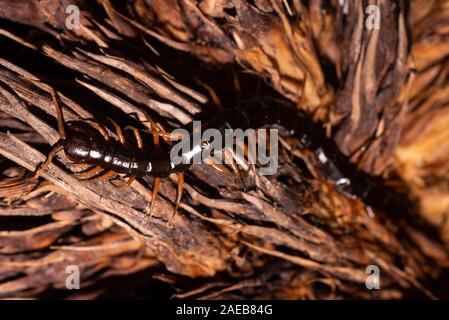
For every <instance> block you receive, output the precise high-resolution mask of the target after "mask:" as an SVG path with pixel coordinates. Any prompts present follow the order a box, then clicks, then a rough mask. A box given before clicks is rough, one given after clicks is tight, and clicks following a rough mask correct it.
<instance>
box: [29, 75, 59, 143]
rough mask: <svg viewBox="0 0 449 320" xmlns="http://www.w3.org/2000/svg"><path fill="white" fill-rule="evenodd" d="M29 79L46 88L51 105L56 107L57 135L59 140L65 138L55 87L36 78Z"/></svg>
mask: <svg viewBox="0 0 449 320" xmlns="http://www.w3.org/2000/svg"><path fill="white" fill-rule="evenodd" d="M31 80H32V81H34V82H37V83H39V84H40V85H41V86H42V87H44V88H45V90H47V92H48V93H50V95H51V99H52V101H53V105H54V106H55V109H56V118H57V120H58V133H59V137H60V138H61V140H65V138H66V133H65V129H64V117H63V116H62V109H61V106H60V105H59V103H58V99H57V97H56V91H55V89H53V88H52V87H51V86H49V85H48V84H46V83H43V82H40V81H39V80H36V79H31Z"/></svg>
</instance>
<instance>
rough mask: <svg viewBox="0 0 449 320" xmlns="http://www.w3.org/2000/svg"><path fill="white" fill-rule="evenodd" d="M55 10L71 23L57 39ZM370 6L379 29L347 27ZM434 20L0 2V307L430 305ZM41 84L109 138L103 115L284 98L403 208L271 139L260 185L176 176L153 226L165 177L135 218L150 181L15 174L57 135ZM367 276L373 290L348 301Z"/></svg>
mask: <svg viewBox="0 0 449 320" xmlns="http://www.w3.org/2000/svg"><path fill="white" fill-rule="evenodd" d="M70 4H72V5H73V4H75V5H77V6H78V7H79V9H80V13H81V16H80V19H81V20H80V28H76V29H69V28H67V26H66V21H67V20H66V19H67V16H68V14H67V12H66V8H67V6H68V5H70ZM371 4H375V5H377V6H378V7H379V13H380V19H381V27H380V28H379V29H369V28H366V25H365V20H366V18H367V13H366V12H365V9H366V7H367V6H368V5H371ZM448 16H449V6H448V3H447V2H445V1H437V0H435V1H424V0H416V1H413V2H410V3H409V2H407V1H401V0H396V1H390V0H379V1H368V0H364V1H337V0H330V1H324V0H323V1H322V0H316V1H299V0H293V1H278V0H256V1H239V0H202V1H194V0H152V1H144V0H135V1H129V2H127V3H126V4H125V3H123V2H121V1H109V0H98V1H83V0H77V1H68V0H41V1H38V0H29V1H22V0H20V1H19V0H17V1H7V0H0V44H1V46H2V49H1V50H0V127H1V132H0V155H1V157H0V298H52V297H57V298H69V299H70V298H86V299H90V298H117V297H120V298H142V297H145V298H150V297H158V296H159V297H161V296H163V297H165V298H170V297H171V298H175V299H184V298H199V299H220V298H241V299H256V298H262V299H316V298H323V299H337V298H338V299H342V298H343V299H345V298H362V299H401V298H407V297H425V298H448V295H447V285H445V283H446V282H447V280H448V279H447V268H448V266H449V257H448V248H449V236H448V232H449V219H448V217H449V191H448V178H449V177H448V163H449V161H448V160H449V159H448V158H449V144H448V141H449V139H448V138H449V127H448V126H447V123H448V121H449V113H448V107H447V106H448V105H449V94H448V93H449V87H448V79H449V77H448V71H449V69H448V67H447V63H446V62H447V59H448V55H449V46H448V45H447V43H448V42H447V40H448V37H449V33H448V32H449V23H448ZM44 84H46V85H51V86H52V87H53V88H54V89H55V90H56V91H57V97H58V100H59V103H60V105H61V106H62V108H63V114H64V118H65V120H66V121H70V120H78V119H92V118H93V119H95V120H96V121H98V122H100V123H102V124H104V125H105V126H106V127H107V128H108V131H109V132H110V134H111V136H113V137H114V138H116V137H115V135H114V127H113V126H111V124H110V122H108V120H107V118H108V117H109V118H113V119H114V120H116V121H117V122H118V123H119V124H120V125H122V126H123V127H124V126H126V125H133V126H136V127H138V128H139V129H149V128H151V124H150V123H149V122H148V121H147V118H146V116H145V114H147V113H148V114H150V115H151V117H152V118H153V119H154V121H156V122H157V123H159V124H160V125H161V126H163V127H164V128H165V129H167V130H171V129H175V128H179V127H182V126H184V125H187V124H189V123H190V122H191V121H192V120H194V119H198V118H202V117H205V118H207V117H210V116H211V115H212V116H213V114H214V112H216V111H217V110H218V109H219V108H225V107H233V106H234V105H236V104H237V103H238V102H239V101H241V100H242V99H246V98H252V97H255V96H258V95H261V94H263V95H269V96H273V97H276V98H279V99H284V100H285V101H289V102H290V103H293V104H294V105H295V106H296V107H297V108H298V109H301V110H303V111H304V112H306V113H307V115H308V116H309V117H310V118H311V119H312V121H314V123H315V125H316V126H317V127H321V128H322V129H323V130H325V132H326V133H327V139H333V140H334V141H335V143H336V145H337V147H338V148H339V149H340V151H341V152H342V153H343V154H344V155H345V156H346V157H347V163H348V165H350V164H352V165H354V166H356V167H357V168H358V169H359V170H360V171H363V172H365V173H366V174H368V175H373V176H377V177H378V178H379V179H381V180H382V182H383V183H384V185H385V187H387V186H388V187H390V188H393V189H395V190H397V191H398V193H400V194H401V196H402V197H403V198H404V200H407V201H410V202H411V203H412V207H411V208H410V210H409V212H400V213H397V214H396V213H395V212H391V210H382V209H374V208H372V207H371V206H369V205H367V203H365V202H364V199H362V198H354V197H349V196H348V195H347V194H344V193H342V192H339V191H338V189H337V188H335V186H334V184H333V183H332V181H331V179H330V178H329V177H327V176H326V175H324V174H323V173H320V171H319V170H317V168H316V165H317V164H316V163H315V162H314V161H313V157H312V156H313V154H311V152H310V151H309V150H304V149H303V150H299V149H294V148H293V146H294V145H295V139H290V138H289V139H284V140H283V141H282V147H281V148H280V152H279V171H278V172H277V173H276V174H275V175H272V176H261V175H259V174H257V173H255V171H254V170H252V168H251V166H249V165H248V164H243V165H242V166H241V171H242V175H243V178H244V180H245V182H246V184H247V185H248V189H247V190H244V188H242V185H241V183H240V181H239V180H238V179H236V178H235V177H232V176H229V175H226V174H223V173H222V172H219V171H217V170H214V169H213V168H211V167H210V166H207V165H205V164H203V165H194V166H193V167H192V168H191V169H190V170H189V171H188V172H187V173H186V181H185V187H184V188H185V193H184V196H183V199H182V202H181V206H180V208H179V210H178V213H177V215H175V216H174V217H173V218H172V212H173V206H174V204H173V203H174V199H175V197H176V175H175V174H173V175H172V176H170V177H169V178H167V179H163V180H162V182H161V187H160V193H159V196H158V198H157V201H156V204H155V208H154V211H153V215H152V216H150V214H149V199H151V188H152V183H153V178H149V177H148V178H143V179H137V180H136V181H134V182H133V183H132V185H131V186H130V187H125V188H118V187H117V186H115V185H114V183H113V182H111V181H96V182H95V181H82V180H79V179H77V178H76V177H75V176H74V172H77V171H80V170H82V168H80V166H79V165H76V164H73V163H71V162H70V161H69V160H68V159H67V158H66V156H65V155H64V154H63V153H61V154H60V155H59V156H58V157H57V158H56V159H55V161H53V164H52V165H50V167H49V168H48V170H46V172H45V173H44V174H43V175H42V176H41V178H40V179H39V180H33V179H31V176H32V172H33V171H35V170H36V168H37V166H38V165H39V164H40V163H42V162H43V161H44V160H45V156H46V154H47V153H48V152H49V151H50V150H51V145H53V144H54V143H55V142H56V141H57V140H58V139H59V136H58V131H57V123H56V118H55V117H56V113H55V109H54V106H53V104H52V99H51V96H50V94H49V92H48V90H47V89H46V86H45V85H44ZM143 138H144V141H145V142H146V143H148V144H149V145H151V141H152V136H151V135H150V134H146V133H143ZM152 147H154V146H152ZM163 147H165V148H166V147H167V146H166V145H164V146H163ZM380 200H381V199H379V201H380ZM69 265H76V266H78V267H79V268H80V275H81V289H80V290H78V291H70V290H66V279H67V273H66V268H67V266H69ZM369 265H377V266H379V268H380V270H381V290H367V288H366V285H365V283H366V279H367V277H368V275H369V274H367V273H366V267H367V266H369ZM123 285H125V286H127V288H128V289H127V290H126V292H125V291H124V290H121V289H120V288H122V287H123Z"/></svg>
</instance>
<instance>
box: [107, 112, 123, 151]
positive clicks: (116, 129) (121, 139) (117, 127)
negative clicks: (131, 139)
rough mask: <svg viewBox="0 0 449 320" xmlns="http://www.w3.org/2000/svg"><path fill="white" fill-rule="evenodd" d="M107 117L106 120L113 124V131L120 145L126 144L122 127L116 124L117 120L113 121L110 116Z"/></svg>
mask: <svg viewBox="0 0 449 320" xmlns="http://www.w3.org/2000/svg"><path fill="white" fill-rule="evenodd" d="M107 119H108V120H109V121H110V122H111V123H112V125H113V126H114V128H115V132H116V134H117V137H118V139H119V141H120V143H121V144H122V145H126V139H125V136H124V135H123V132H122V128H120V126H119V125H118V124H117V122H115V121H114V120H113V119H111V118H109V117H108V118H107Z"/></svg>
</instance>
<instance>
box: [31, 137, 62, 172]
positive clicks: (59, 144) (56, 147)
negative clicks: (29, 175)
mask: <svg viewBox="0 0 449 320" xmlns="http://www.w3.org/2000/svg"><path fill="white" fill-rule="evenodd" d="M63 148H64V146H63V141H62V140H59V141H58V142H56V144H55V145H54V147H53V149H52V150H51V151H50V153H49V154H48V156H47V159H46V160H45V162H44V163H43V164H42V166H41V167H40V168H39V169H38V170H37V171H36V173H35V174H34V176H33V179H37V178H39V176H40V175H41V174H42V173H43V172H44V171H45V170H46V169H47V168H48V166H49V165H50V163H51V161H52V160H53V158H54V157H55V156H56V155H57V154H58V153H59V152H60V151H61V150H62V149H63Z"/></svg>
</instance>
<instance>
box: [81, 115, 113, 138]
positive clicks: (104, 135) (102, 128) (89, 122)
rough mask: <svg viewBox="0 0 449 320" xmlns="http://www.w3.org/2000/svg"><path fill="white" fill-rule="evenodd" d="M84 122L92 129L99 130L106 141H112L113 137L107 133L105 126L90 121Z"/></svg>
mask: <svg viewBox="0 0 449 320" xmlns="http://www.w3.org/2000/svg"><path fill="white" fill-rule="evenodd" d="M84 122H86V123H88V124H90V125H91V126H92V127H94V128H95V129H97V130H98V131H99V132H100V133H101V135H102V136H103V138H104V139H105V140H106V141H109V139H111V137H109V134H108V132H107V131H106V129H105V128H104V127H103V126H101V125H100V124H98V123H96V122H93V121H90V120H84Z"/></svg>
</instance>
